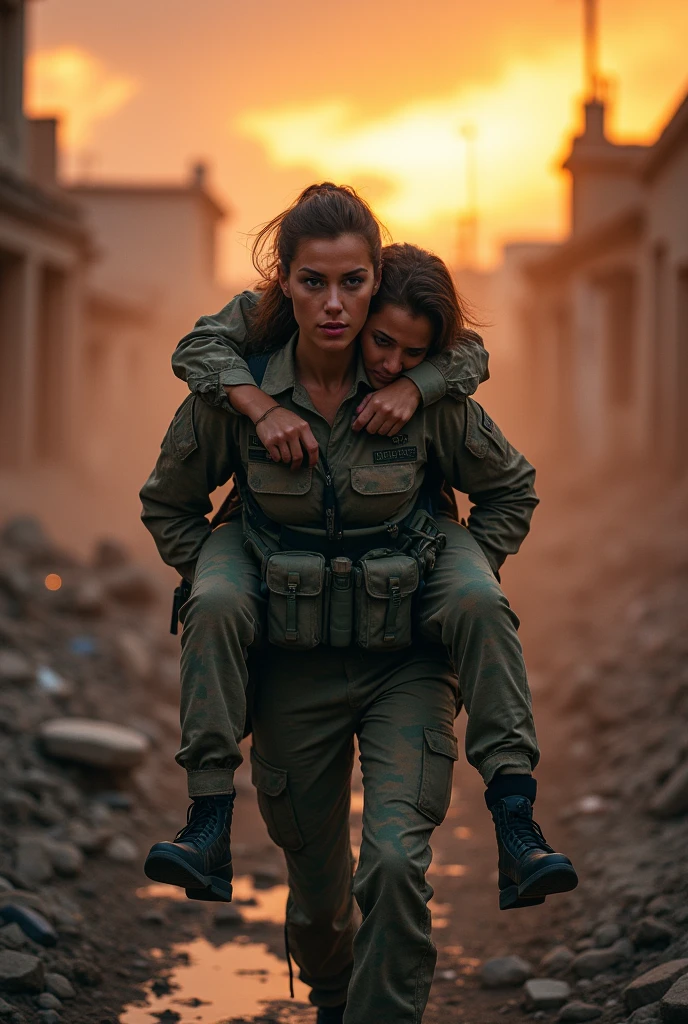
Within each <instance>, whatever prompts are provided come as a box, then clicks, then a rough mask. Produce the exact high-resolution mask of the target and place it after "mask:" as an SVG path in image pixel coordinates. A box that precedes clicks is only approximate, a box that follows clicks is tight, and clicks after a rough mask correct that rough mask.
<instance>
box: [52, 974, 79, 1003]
mask: <svg viewBox="0 0 688 1024" xmlns="http://www.w3.org/2000/svg"><path fill="white" fill-rule="evenodd" d="M45 987H46V989H47V990H48V992H52V994H53V995H54V996H57V997H58V998H59V999H74V997H75V996H76V992H75V991H74V986H73V985H72V983H71V981H70V980H69V978H65V976H64V974H55V973H54V972H53V971H48V973H47V974H46V976H45Z"/></svg>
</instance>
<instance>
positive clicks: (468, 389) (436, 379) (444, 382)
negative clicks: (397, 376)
mask: <svg viewBox="0 0 688 1024" xmlns="http://www.w3.org/2000/svg"><path fill="white" fill-rule="evenodd" d="M488 360H489V356H488V353H487V351H486V349H485V346H484V345H483V340H482V338H481V337H480V335H479V334H476V333H475V331H464V333H463V334H462V336H461V340H460V341H457V343H456V345H453V346H452V347H451V348H446V349H444V351H443V352H439V353H438V354H437V355H436V356H429V357H428V358H427V359H425V360H424V361H423V362H422V363H419V364H418V366H414V367H413V369H411V370H407V371H406V373H405V374H404V376H405V377H408V378H410V380H412V381H413V383H414V384H415V385H416V387H417V388H418V390H419V391H420V393H421V398H422V401H423V405H424V406H426V407H427V406H429V405H433V404H434V403H435V402H439V400H440V399H441V398H444V396H445V395H449V396H450V397H451V398H455V399H457V400H458V401H461V400H462V399H464V398H466V396H468V395H472V394H474V393H475V391H476V390H477V388H478V385H479V384H482V383H483V382H484V381H486V380H488V379H489V376H490V371H489V370H488V365H487V364H488Z"/></svg>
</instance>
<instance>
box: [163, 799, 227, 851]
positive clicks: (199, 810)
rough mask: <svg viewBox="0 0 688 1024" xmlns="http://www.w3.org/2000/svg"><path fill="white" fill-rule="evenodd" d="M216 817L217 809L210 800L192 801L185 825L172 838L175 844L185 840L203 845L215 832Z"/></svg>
mask: <svg viewBox="0 0 688 1024" xmlns="http://www.w3.org/2000/svg"><path fill="white" fill-rule="evenodd" d="M217 816H218V809H217V807H215V805H214V804H213V802H212V801H211V800H194V802H193V803H192V804H190V805H189V807H188V810H187V812H186V825H185V826H184V828H182V829H180V830H179V832H177V834H176V836H175V837H174V841H175V843H180V842H181V841H182V840H186V841H187V842H189V841H190V842H194V843H199V844H203V843H204V842H205V841H206V839H210V837H211V836H212V834H213V832H214V831H215V828H216V825H217Z"/></svg>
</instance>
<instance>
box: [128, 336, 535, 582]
mask: <svg viewBox="0 0 688 1024" xmlns="http://www.w3.org/2000/svg"><path fill="white" fill-rule="evenodd" d="M297 337H298V336H297V335H294V337H293V338H292V339H291V341H290V342H289V343H288V344H287V345H286V346H285V347H284V348H283V349H280V350H278V351H277V352H275V353H273V355H272V356H271V357H270V360H269V362H268V365H267V369H266V371H265V376H264V378H263V383H262V387H263V390H264V391H266V392H267V393H268V394H270V395H273V396H274V397H275V398H276V399H277V401H279V403H280V404H281V405H284V406H285V408H287V409H291V410H292V411H293V412H296V413H297V414H298V415H299V416H301V417H303V419H305V420H306V421H307V422H308V423H309V424H310V427H311V429H312V431H313V433H314V435H315V438H316V440H317V442H318V445H319V446H320V450H321V452H322V453H323V455H324V456H325V458H326V460H327V464H328V466H329V469H330V472H331V474H332V479H333V483H334V489H335V493H336V495H337V501H338V505H339V509H340V514H341V525H342V527H343V529H344V530H345V531H346V530H347V529H357V528H361V527H370V526H378V525H380V524H382V523H383V522H385V521H386V520H392V521H397V520H399V519H401V518H403V517H404V516H405V515H407V514H408V512H410V511H411V510H412V508H413V506H414V504H415V502H416V499H417V497H418V492H419V490H420V488H421V485H422V483H423V480H424V478H425V475H426V472H431V473H432V474H433V478H435V479H439V480H442V479H444V480H446V481H447V482H448V483H449V484H450V485H451V486H453V487H454V488H456V490H458V491H463V492H465V493H467V494H468V496H469V499H470V501H471V502H472V504H473V508H472V510H471V513H470V517H469V520H468V528H469V529H470V531H471V533H472V534H473V535H474V537H475V538H476V540H477V541H478V542H479V543H480V544H481V546H482V548H483V550H484V551H485V553H486V555H487V558H488V560H489V562H490V565H491V566H492V568H493V569H494V570H495V571H497V570H498V568H499V566H500V565H501V563H502V562H503V561H504V559H505V558H506V556H507V555H508V554H512V553H514V552H516V551H517V550H518V548H519V546H520V544H521V542H522V540H523V538H524V537H525V535H526V534H527V532H528V529H529V524H530V518H531V516H532V513H533V509H534V508H535V505H536V504H537V498H536V496H535V492H534V489H533V482H534V477H535V471H534V469H533V468H532V466H531V465H530V464H529V463H528V462H527V461H526V459H525V458H524V457H523V456H522V455H520V454H519V453H518V452H517V451H516V450H515V449H514V448H512V447H511V445H510V444H509V442H508V441H507V440H506V438H505V437H504V435H503V434H502V432H501V431H500V430H499V428H498V427H497V425H496V424H495V423H494V422H493V420H491V419H490V417H489V416H488V415H487V413H486V412H485V411H484V410H483V409H482V408H481V406H480V405H478V403H477V402H475V401H473V399H470V398H466V397H464V398H463V399H462V400H460V401H455V400H453V399H450V398H447V397H445V398H442V399H440V400H439V401H438V402H435V403H434V404H433V405H431V406H429V407H423V406H421V407H419V408H418V410H417V411H416V413H415V414H414V416H413V417H412V418H411V419H410V420H409V422H408V423H407V424H406V426H405V427H404V429H403V431H402V432H401V433H399V434H397V435H396V436H395V437H380V436H378V435H371V434H368V433H366V432H365V431H362V432H361V433H359V434H356V433H354V432H353V431H352V430H351V421H352V417H353V413H354V409H355V408H356V406H357V405H358V404H359V402H360V401H361V398H362V397H363V395H364V394H365V393H367V392H368V391H370V390H371V386H370V384H369V382H368V378H367V377H366V374H365V368H364V366H363V362H362V360H361V358H360V355H359V357H358V362H357V366H356V373H355V378H354V381H353V383H352V385H351V388H350V390H349V393H348V394H347V396H346V397H345V399H344V400H343V401H342V403H341V405H340V407H339V409H338V411H337V414H336V416H335V419H334V422H333V424H332V426H330V425H329V424H328V422H327V421H326V420H325V419H324V418H323V416H321V415H320V413H318V412H317V410H316V409H315V407H314V406H313V403H312V402H311V399H310V396H309V395H308V392H307V391H306V389H305V388H304V387H303V386H302V385H301V384H300V383H299V381H298V379H297V377H296V371H295V350H296V343H297ZM236 471H240V472H241V475H242V477H244V478H245V479H246V482H247V486H248V487H249V488H250V490H251V493H252V495H253V498H254V499H255V501H256V502H257V504H258V505H259V506H260V508H261V509H262V510H263V511H264V513H265V514H266V515H267V516H268V517H269V518H270V519H272V520H273V521H275V522H277V523H281V524H289V525H295V526H305V527H311V528H312V527H315V528H319V527H322V525H323V512H324V487H325V473H324V470H323V468H322V466H321V464H318V465H317V466H316V467H315V469H310V468H302V469H300V470H297V471H292V470H290V469H289V467H288V466H285V465H284V464H282V463H273V462H271V460H270V458H269V455H268V453H267V451H266V450H265V448H264V447H263V445H262V444H261V442H260V440H259V439H258V438H257V436H256V434H255V428H254V427H253V424H252V423H251V421H250V420H249V419H247V418H246V417H243V416H227V415H226V414H225V413H224V412H223V411H222V410H221V409H219V408H217V407H216V406H212V405H209V404H207V403H206V402H203V401H199V400H198V397H197V396H194V395H191V396H189V397H188V398H187V399H186V401H185V402H184V403H183V404H182V405H181V406H180V408H179V409H178V410H177V413H176V415H175V417H174V420H173V421H172V424H171V426H170V428H169V430H168V431H167V434H166V436H165V439H164V441H163V443H162V450H161V453H160V457H159V459H158V462H157V465H156V467H155V469H154V470H153V473H152V474H151V476H150V477H149V479H148V480H147V482H146V483H145V484H144V486H143V488H142V490H141V500H142V503H143V521H144V523H145V525H146V526H147V528H148V529H149V530H150V532H151V533H152V534H153V537H154V538H155V542H156V544H157V546H158V550H159V552H160V555H161V556H162V558H163V560H164V561H165V562H167V563H168V564H169V565H172V566H174V567H175V568H177V569H178V570H179V572H180V573H181V575H182V576H185V577H186V578H187V579H192V577H193V572H194V567H195V563H196V559H197V558H198V553H199V551H200V549H201V547H202V545H203V543H204V542H205V540H206V539H207V537H208V536H209V533H210V524H209V522H208V520H207V518H206V517H207V515H208V513H209V512H210V511H211V502H210V494H212V492H213V491H214V490H215V489H216V488H217V487H220V486H221V485H222V484H224V483H226V482H227V481H228V480H229V479H230V477H231V476H232V474H234V473H235V472H236Z"/></svg>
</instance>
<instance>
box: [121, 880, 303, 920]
mask: <svg viewBox="0 0 688 1024" xmlns="http://www.w3.org/2000/svg"><path fill="white" fill-rule="evenodd" d="M232 885H233V887H234V895H233V900H232V905H233V906H235V907H238V909H239V910H240V911H241V917H242V919H243V921H245V922H247V923H248V924H280V925H281V924H284V912H285V908H286V905H287V893H288V892H289V890H288V888H287V886H286V885H273V886H272V888H270V889H256V888H255V885H254V883H253V879H252V878H251V876H250V875H238V876H237V877H236V878H234V880H233V882H232ZM136 895H137V896H138V897H139V898H140V899H144V900H145V899H163V900H186V895H185V893H184V890H183V889H178V888H177V887H176V886H174V885H144V886H142V887H141V888H140V889H137V890H136Z"/></svg>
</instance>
